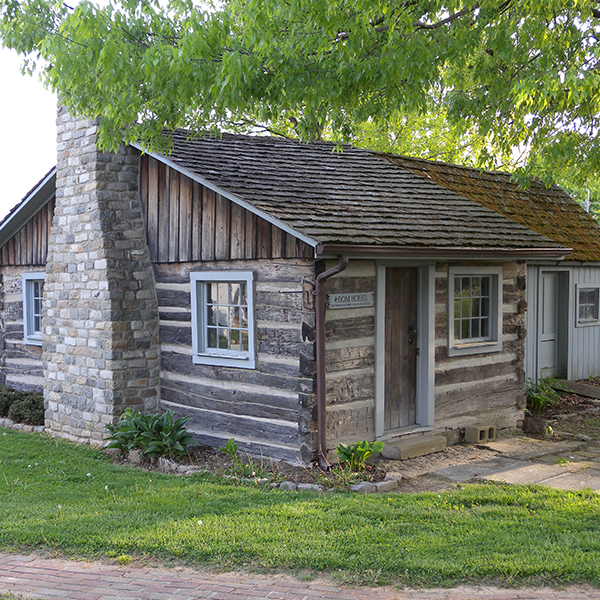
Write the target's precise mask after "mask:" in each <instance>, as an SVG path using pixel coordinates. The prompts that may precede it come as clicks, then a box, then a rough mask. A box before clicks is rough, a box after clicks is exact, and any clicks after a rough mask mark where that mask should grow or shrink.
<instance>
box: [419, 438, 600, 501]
mask: <svg viewBox="0 0 600 600" xmlns="http://www.w3.org/2000/svg"><path fill="white" fill-rule="evenodd" d="M484 446H485V448H486V449H487V450H491V451H492V452H494V456H492V457H491V458H488V459H486V460H479V461H477V460H466V461H457V462H456V463H454V464H452V465H449V466H445V467H443V468H440V469H436V468H435V467H433V468H431V470H430V471H429V472H430V473H433V474H435V475H440V476H442V477H446V478H447V479H450V480H451V481H457V482H462V483H464V482H467V481H502V482H504V483H512V484H521V485H528V484H532V483H535V484H540V485H547V486H549V487H554V488H559V489H563V490H583V489H591V490H596V491H600V446H598V445H596V444H593V445H591V444H588V443H586V442H583V441H566V442H565V441H561V442H556V441H552V440H538V439H536V438H530V437H525V436H522V437H516V438H503V439H500V440H498V441H495V442H489V443H486V444H484Z"/></svg>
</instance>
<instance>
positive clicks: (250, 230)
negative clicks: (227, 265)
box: [244, 212, 258, 258]
mask: <svg viewBox="0 0 600 600" xmlns="http://www.w3.org/2000/svg"><path fill="white" fill-rule="evenodd" d="M257 218H258V217H257V216H256V215H255V214H254V213H250V212H249V213H247V214H246V232H245V235H246V239H245V244H244V245H245V251H244V258H254V257H256V256H257V252H256V221H257Z"/></svg>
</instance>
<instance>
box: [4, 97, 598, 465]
mask: <svg viewBox="0 0 600 600" xmlns="http://www.w3.org/2000/svg"><path fill="white" fill-rule="evenodd" d="M57 123H58V142H57V149H58V160H57V166H56V168H55V169H53V170H51V171H50V172H49V173H48V174H47V175H46V176H45V177H44V178H43V179H42V180H41V181H40V182H39V183H38V184H37V185H36V186H35V187H34V188H33V189H32V191H31V192H30V193H29V194H28V195H27V196H26V197H25V198H24V199H23V201H22V202H21V203H20V204H19V205H17V206H16V207H15V208H14V209H13V210H12V211H11V213H9V215H8V216H7V217H6V218H5V219H4V221H3V222H2V223H1V224H0V274H1V277H2V280H1V281H2V287H1V294H2V298H1V300H2V302H1V305H0V307H1V316H2V320H1V326H0V348H1V353H2V357H1V377H2V380H3V382H4V383H6V384H7V385H10V386H13V387H16V388H19V389H37V390H43V392H44V397H45V402H46V428H47V430H48V431H49V432H50V433H52V434H53V435H57V436H61V437H65V438H68V439H72V440H78V441H85V442H89V443H94V444H101V443H102V440H103V439H104V437H105V435H106V431H105V425H106V424H107V423H111V422H114V421H115V419H117V418H118V416H119V415H120V414H121V413H122V411H123V410H124V409H125V408H126V407H133V408H136V409H139V410H142V411H146V412H155V411H158V410H165V409H171V410H173V411H174V412H175V414H176V415H178V416H181V415H186V416H189V417H190V421H189V423H188V427H189V429H191V430H192V431H193V433H194V434H195V436H196V437H197V439H198V440H199V441H200V442H202V443H205V444H209V445H213V446H217V447H218V446H220V445H223V444H224V442H225V441H226V440H227V439H229V438H235V440H236V441H237V442H238V444H239V446H240V448H241V449H243V450H247V451H249V452H253V453H262V454H263V455H264V456H274V457H277V458H281V459H285V460H288V461H292V462H302V463H308V462H310V461H311V460H314V459H316V458H319V459H321V460H332V459H333V457H334V454H335V453H334V452H333V451H334V449H335V447H336V446H337V444H339V443H340V442H355V441H359V440H363V439H367V440H375V439H377V440H383V441H385V442H386V447H389V448H391V449H394V448H396V449H397V452H395V453H394V452H392V453H391V454H390V455H397V456H400V457H403V456H409V455H414V454H415V453H420V452H428V451H431V450H435V449H441V448H443V447H445V445H446V444H447V443H455V442H457V441H460V440H461V439H463V436H464V433H465V430H466V428H478V427H479V428H483V429H484V430H485V431H490V432H492V431H496V430H497V429H503V428H513V427H516V426H517V425H518V424H519V422H520V420H521V419H522V418H523V411H524V406H525V398H524V393H525V379H526V373H525V357H526V342H525V340H526V308H527V299H528V296H527V295H528V293H529V288H528V286H527V283H526V282H527V277H528V269H529V268H530V267H528V265H534V264H535V265H541V264H552V265H562V264H564V263H565V262H566V261H565V260H564V259H565V257H566V258H568V257H569V255H570V253H571V246H570V245H569V244H568V243H566V242H567V241H568V240H564V239H561V240H560V241H557V240H555V239H553V238H552V236H551V235H549V234H550V232H548V233H547V234H546V235H543V234H542V233H539V232H537V231H535V230H534V229H533V228H531V227H529V226H527V225H526V224H523V223H520V222H518V221H517V220H515V219H514V218H512V217H511V216H510V215H506V214H503V213H502V211H500V210H498V209H497V207H490V206H486V205H485V203H483V202H482V201H481V199H478V198H474V197H470V196H469V194H467V193H466V192H465V191H464V190H461V189H452V186H450V185H449V184H448V182H445V183H444V182H440V181H436V180H435V179H434V178H432V177H431V176H430V175H429V174H427V173H426V172H424V171H423V169H421V168H420V166H419V165H420V164H421V163H420V162H415V163H414V164H413V168H408V167H407V166H406V164H401V163H400V162H399V160H400V158H402V157H395V156H393V155H387V154H382V153H376V152H369V151H366V150H359V149H355V148H351V147H344V148H343V151H339V149H338V148H336V146H335V145H333V144H329V143H325V142H316V143H310V144H305V143H300V142H298V141H294V140H287V139H280V138H273V137H261V136H241V135H231V134H223V135H222V136H218V137H215V136H197V137H192V136H190V134H188V133H187V132H183V131H177V132H174V133H173V134H172V151H171V152H170V153H169V154H161V153H157V152H150V153H145V152H143V149H142V148H139V147H135V146H127V147H123V148H121V149H120V150H119V151H118V152H116V153H107V152H102V151H100V150H99V149H98V148H97V146H96V135H97V124H96V123H95V122H92V121H86V120H79V119H75V118H73V117H71V115H70V114H69V113H68V112H67V111H66V110H64V109H63V108H59V116H58V121H57ZM402 160H405V161H408V162H410V160H411V159H402ZM458 169H459V170H460V168H458ZM469 173H470V174H471V175H472V177H474V178H475V174H476V173H478V172H477V171H469ZM502 182H506V183H508V182H509V179H508V178H504V179H501V183H500V184H499V185H500V186H502V185H504V183H502ZM507 189H508V188H507ZM561 198H562V196H561ZM531 201H532V202H535V198H532V200H531ZM569 202H571V203H572V201H571V200H570V199H569ZM530 273H531V272H530ZM582 298H584V299H587V296H585V295H583V296H582ZM590 302H591V305H592V308H591V313H590V314H592V315H593V314H596V315H597V312H596V313H594V312H593V311H594V308H593V298H591V299H590ZM586 306H587V304H586ZM585 310H587V308H586V309H585ZM585 310H584V312H585ZM585 314H587V313H585Z"/></svg>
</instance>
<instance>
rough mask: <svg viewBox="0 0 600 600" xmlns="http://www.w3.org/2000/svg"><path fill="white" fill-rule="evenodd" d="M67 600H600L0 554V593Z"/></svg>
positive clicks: (596, 596)
mask: <svg viewBox="0 0 600 600" xmlns="http://www.w3.org/2000/svg"><path fill="white" fill-rule="evenodd" d="M2 592H3V593H7V592H11V593H13V594H15V595H17V596H23V597H25V598H36V599H38V598H40V599H51V600H57V599H69V600H109V599H117V600H170V599H176V600H197V599H209V600H261V599H267V600H317V599H318V598H324V599H331V600H343V599H348V600H359V599H363V600H600V589H595V588H592V587H589V586H574V587H569V588H566V589H560V590H554V589H550V588H536V589H533V588H522V589H508V590H503V589H499V588H491V587H467V586H462V587H459V588H455V589H450V590H439V589H438V590H420V591H416V590H395V589H393V588H391V587H381V588H348V587H340V586H337V585H335V584H332V583H330V582H324V581H310V582H301V581H297V580H295V579H293V578H291V577H287V576H282V575H274V576H263V575H252V574H248V573H244V572H234V573H209V572H202V571H194V570H192V569H183V568H175V569H165V568H160V569H155V568H151V567H132V566H129V565H128V566H115V565H108V564H103V563H99V562H79V561H78V562H75V561H70V560H63V559H55V558H52V559H46V558H39V557H37V556H22V555H18V554H5V553H0V593H2Z"/></svg>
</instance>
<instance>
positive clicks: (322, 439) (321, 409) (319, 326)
mask: <svg viewBox="0 0 600 600" xmlns="http://www.w3.org/2000/svg"><path fill="white" fill-rule="evenodd" d="M347 266H348V256H347V255H345V254H344V255H342V256H340V262H339V263H338V264H337V265H336V266H335V267H332V268H331V269H329V270H328V271H324V272H323V273H321V274H320V275H317V279H316V283H315V305H316V306H315V310H316V315H315V318H316V323H315V330H316V331H315V338H316V345H317V346H316V351H317V357H316V358H317V460H318V462H319V466H320V467H321V468H322V469H327V468H328V467H329V464H328V462H327V417H326V398H325V294H324V290H323V287H324V286H323V282H324V281H325V280H326V279H329V278H330V277H333V276H334V275H337V274H338V273H341V272H342V271H344V270H345V269H346V267H347Z"/></svg>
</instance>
